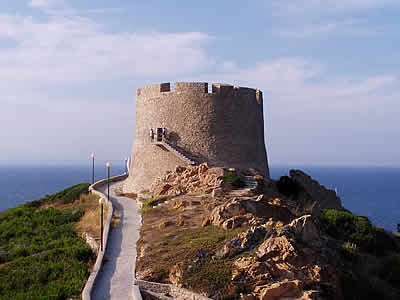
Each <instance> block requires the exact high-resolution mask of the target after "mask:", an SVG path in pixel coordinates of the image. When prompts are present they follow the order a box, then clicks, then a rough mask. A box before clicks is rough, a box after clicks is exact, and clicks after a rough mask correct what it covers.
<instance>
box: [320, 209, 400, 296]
mask: <svg viewBox="0 0 400 300" xmlns="http://www.w3.org/2000/svg"><path fill="white" fill-rule="evenodd" d="M320 221H321V223H322V226H323V229H324V230H325V232H326V233H327V234H329V235H330V236H331V237H333V238H334V239H335V240H336V241H338V242H339V244H340V243H341V245H342V247H341V249H338V253H340V254H341V256H342V258H343V260H342V262H343V264H344V268H343V271H342V283H343V293H344V297H345V299H398V297H400V290H398V288H397V287H399V286H400V246H399V239H398V238H396V237H395V236H394V235H392V234H391V233H388V232H385V231H384V230H383V229H382V228H379V227H375V226H373V225H372V224H371V222H370V221H369V219H368V218H367V217H364V216H356V215H354V214H352V213H350V212H348V211H347V212H340V211H336V210H323V211H322V213H321V215H320Z"/></svg>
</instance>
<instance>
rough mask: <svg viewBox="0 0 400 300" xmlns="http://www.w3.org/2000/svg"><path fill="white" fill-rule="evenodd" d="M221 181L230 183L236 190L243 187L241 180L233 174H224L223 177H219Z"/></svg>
mask: <svg viewBox="0 0 400 300" xmlns="http://www.w3.org/2000/svg"><path fill="white" fill-rule="evenodd" d="M221 179H222V180H223V181H224V182H228V183H231V184H232V186H233V187H236V188H241V187H243V186H244V182H243V180H242V179H241V178H240V177H239V176H238V175H236V173H235V172H226V173H225V174H224V176H221Z"/></svg>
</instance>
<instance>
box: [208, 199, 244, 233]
mask: <svg viewBox="0 0 400 300" xmlns="http://www.w3.org/2000/svg"><path fill="white" fill-rule="evenodd" d="M243 214H245V211H244V210H243V209H242V208H241V206H240V203H239V202H238V201H237V199H236V198H234V199H233V200H232V201H231V202H229V203H227V204H223V205H220V206H217V207H215V208H214V209H213V210H212V212H211V215H210V221H211V224H214V225H217V226H220V225H222V223H223V222H224V221H225V220H227V219H229V218H232V217H234V216H240V215H243Z"/></svg>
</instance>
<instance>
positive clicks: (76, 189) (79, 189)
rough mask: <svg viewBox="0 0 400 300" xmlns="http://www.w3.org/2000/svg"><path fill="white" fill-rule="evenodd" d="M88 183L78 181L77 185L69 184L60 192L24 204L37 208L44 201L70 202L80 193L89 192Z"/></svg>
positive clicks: (77, 197) (44, 202)
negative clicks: (69, 185)
mask: <svg viewBox="0 0 400 300" xmlns="http://www.w3.org/2000/svg"><path fill="white" fill-rule="evenodd" d="M89 186H90V184H89V183H79V184H77V185H74V186H71V187H69V188H67V189H65V190H62V191H61V192H58V193H55V194H52V195H46V196H45V197H43V198H40V199H37V200H34V201H31V202H28V203H26V204H25V206H27V207H30V208H38V207H40V206H41V205H43V204H46V203H53V202H55V201H60V202H61V203H63V204H67V203H72V202H74V201H75V200H77V199H79V197H80V195H82V194H88V193H89Z"/></svg>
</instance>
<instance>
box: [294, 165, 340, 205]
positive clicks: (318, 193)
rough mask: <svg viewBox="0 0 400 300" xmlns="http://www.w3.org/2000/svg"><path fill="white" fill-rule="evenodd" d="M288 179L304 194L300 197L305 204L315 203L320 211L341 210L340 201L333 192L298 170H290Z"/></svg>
mask: <svg viewBox="0 0 400 300" xmlns="http://www.w3.org/2000/svg"><path fill="white" fill-rule="evenodd" d="M289 174H290V177H291V178H292V179H293V180H294V181H295V182H296V183H297V184H298V185H299V186H300V187H301V188H302V189H303V190H304V191H305V192H306V195H302V197H303V198H309V199H304V201H305V202H309V201H310V200H314V201H317V203H318V206H319V207H321V208H322V209H324V208H325V209H337V210H343V206H342V201H341V200H340V198H339V197H338V196H337V195H336V193H335V191H332V190H329V189H327V188H326V187H324V186H323V185H321V184H319V183H318V182H317V181H316V180H314V179H312V178H311V177H310V176H308V175H307V174H305V173H304V172H302V171H300V170H290V172H289Z"/></svg>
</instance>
